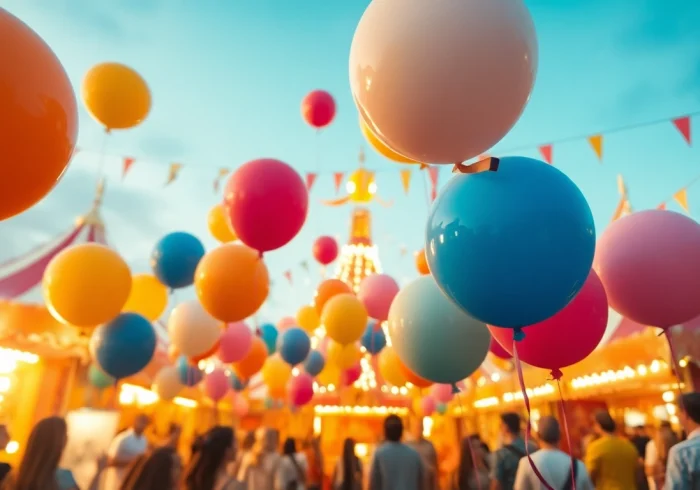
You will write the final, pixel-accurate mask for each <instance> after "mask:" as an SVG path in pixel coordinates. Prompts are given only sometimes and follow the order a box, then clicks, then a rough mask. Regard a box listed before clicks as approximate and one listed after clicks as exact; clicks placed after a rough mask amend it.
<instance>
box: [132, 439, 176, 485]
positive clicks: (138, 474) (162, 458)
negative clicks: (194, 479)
mask: <svg viewBox="0 0 700 490" xmlns="http://www.w3.org/2000/svg"><path fill="white" fill-rule="evenodd" d="M181 469H182V468H181V463H180V457H179V456H178V455H177V452H176V451H175V449H173V448H172V447H169V446H163V447H160V448H158V449H156V450H154V451H153V452H152V453H150V454H144V455H143V456H140V457H139V458H138V459H136V460H135V461H134V462H133V463H131V465H130V466H129V470H128V472H127V474H126V477H125V478H124V482H123V483H122V486H121V488H120V490H175V489H176V488H177V485H178V482H179V480H180V472H181Z"/></svg>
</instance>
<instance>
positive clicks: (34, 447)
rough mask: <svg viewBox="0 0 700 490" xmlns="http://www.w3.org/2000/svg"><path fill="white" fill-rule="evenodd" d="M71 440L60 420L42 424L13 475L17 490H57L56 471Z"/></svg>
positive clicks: (31, 439) (64, 422)
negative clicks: (68, 441) (68, 438)
mask: <svg viewBox="0 0 700 490" xmlns="http://www.w3.org/2000/svg"><path fill="white" fill-rule="evenodd" d="M67 436H68V426H67V425H66V421H65V420H64V419H63V418H61V417H48V418H45V419H43V420H40V421H39V422H38V423H37V424H36V425H35V426H34V428H33V429H32V432H31V433H30V434H29V439H28V440H27V446H26V450H25V452H24V456H23V457H22V461H21V462H20V464H19V468H18V469H17V473H16V475H14V486H13V488H14V489H15V490H36V489H41V490H53V489H56V490H58V483H57V482H56V470H58V463H59V461H60V460H61V455H62V454H63V449H64V448H65V445H66V441H67Z"/></svg>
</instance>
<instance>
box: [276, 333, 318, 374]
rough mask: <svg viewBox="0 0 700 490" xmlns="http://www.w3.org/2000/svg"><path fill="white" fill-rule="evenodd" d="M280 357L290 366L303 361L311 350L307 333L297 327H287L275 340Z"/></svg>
mask: <svg viewBox="0 0 700 490" xmlns="http://www.w3.org/2000/svg"><path fill="white" fill-rule="evenodd" d="M277 350H278V351H279V353H280V357H282V359H284V361H285V362H286V363H287V364H289V365H290V366H296V365H297V364H299V363H301V362H304V359H306V356H308V355H309V351H310V350H311V339H309V335H308V334H307V333H306V332H305V331H304V330H303V329H301V328H299V327H292V328H288V329H287V330H285V331H284V333H282V336H281V337H280V338H279V340H278V341H277Z"/></svg>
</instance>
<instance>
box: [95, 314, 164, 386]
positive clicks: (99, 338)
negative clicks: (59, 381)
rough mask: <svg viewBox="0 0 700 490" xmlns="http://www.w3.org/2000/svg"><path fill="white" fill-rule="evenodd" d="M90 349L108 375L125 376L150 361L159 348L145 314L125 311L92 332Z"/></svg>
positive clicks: (139, 369) (119, 377)
mask: <svg viewBox="0 0 700 490" xmlns="http://www.w3.org/2000/svg"><path fill="white" fill-rule="evenodd" d="M90 351H91V353H92V358H93V359H94V360H95V361H96V362H97V364H98V365H99V367H100V369H102V371H103V372H104V373H105V374H108V375H109V376H112V377H113V378H115V379H124V378H127V377H129V376H133V375H134V374H137V373H138V372H139V371H141V370H142V369H143V368H145V367H146V366H147V365H148V363H149V362H151V359H152V358H153V354H154V353H155V351H156V331H155V330H154V329H153V325H151V322H150V321H148V320H147V319H146V318H144V317H143V316H141V315H138V314H136V313H122V314H120V315H118V316H117V317H116V318H114V320H112V321H110V322H109V323H105V324H104V325H100V326H99V327H97V328H96V329H95V330H94V331H93V332H92V337H91V338H90Z"/></svg>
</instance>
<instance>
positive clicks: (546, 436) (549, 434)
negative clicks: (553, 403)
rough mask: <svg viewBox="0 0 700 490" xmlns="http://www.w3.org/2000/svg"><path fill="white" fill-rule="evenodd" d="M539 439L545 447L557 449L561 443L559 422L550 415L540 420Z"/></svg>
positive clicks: (538, 426) (538, 427)
mask: <svg viewBox="0 0 700 490" xmlns="http://www.w3.org/2000/svg"><path fill="white" fill-rule="evenodd" d="M537 437H538V438H539V440H540V442H541V443H542V445H544V446H549V447H557V446H559V441H561V429H560V428H559V422H558V421H557V419H555V418H554V417H550V416H549V415H547V416H544V417H542V418H540V421H539V422H538V425H537Z"/></svg>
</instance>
